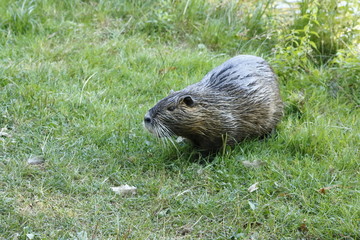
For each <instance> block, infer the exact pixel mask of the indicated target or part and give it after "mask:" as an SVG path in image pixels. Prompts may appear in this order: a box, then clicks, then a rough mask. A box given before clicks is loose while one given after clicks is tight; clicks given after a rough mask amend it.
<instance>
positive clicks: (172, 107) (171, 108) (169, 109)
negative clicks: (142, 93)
mask: <svg viewBox="0 0 360 240" xmlns="http://www.w3.org/2000/svg"><path fill="white" fill-rule="evenodd" d="M167 110H168V111H170V112H172V111H174V110H175V106H170V107H168V108H167Z"/></svg>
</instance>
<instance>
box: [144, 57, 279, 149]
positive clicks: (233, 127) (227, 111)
mask: <svg viewBox="0 0 360 240" xmlns="http://www.w3.org/2000/svg"><path fill="white" fill-rule="evenodd" d="M282 110H283V103H282V101H281V98H280V94H279V87H278V83H277V77H276V75H275V73H274V72H273V71H272V69H271V67H270V66H269V64H268V63H267V62H266V61H265V60H264V59H262V58H260V57H255V56H250V55H239V56H236V57H234V58H231V59H230V60H228V61H226V62H224V63H223V64H221V65H220V66H218V67H216V68H215V69H213V70H211V71H210V72H209V73H208V74H206V75H205V77H204V78H203V79H202V80H201V81H200V82H198V83H195V84H193V85H190V86H188V87H186V88H184V89H183V90H180V91H177V92H173V93H171V94H170V95H169V96H167V97H165V98H164V99H162V100H160V101H159V102H158V103H157V104H156V105H155V106H154V107H153V108H151V109H150V110H149V111H148V112H147V113H146V115H145V118H144V125H145V127H146V128H147V129H148V130H149V132H151V133H152V134H154V135H156V136H157V137H170V136H174V135H176V136H181V137H183V138H186V139H189V140H190V141H191V142H192V143H193V144H194V145H195V146H196V147H198V148H199V149H200V150H202V151H206V152H212V151H216V150H218V149H219V148H221V147H222V146H223V145H224V143H226V144H228V145H234V144H235V143H237V142H239V141H242V140H244V139H247V138H258V137H263V136H265V135H267V134H269V133H270V132H272V130H273V129H274V128H275V126H276V124H277V123H278V122H279V120H280V118H281V116H282Z"/></svg>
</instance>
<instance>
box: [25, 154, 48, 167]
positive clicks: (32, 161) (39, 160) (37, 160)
mask: <svg viewBox="0 0 360 240" xmlns="http://www.w3.org/2000/svg"><path fill="white" fill-rule="evenodd" d="M44 162H45V158H44V157H43V156H34V157H30V158H29V159H28V160H27V163H28V164H30V165H40V164H43V163H44Z"/></svg>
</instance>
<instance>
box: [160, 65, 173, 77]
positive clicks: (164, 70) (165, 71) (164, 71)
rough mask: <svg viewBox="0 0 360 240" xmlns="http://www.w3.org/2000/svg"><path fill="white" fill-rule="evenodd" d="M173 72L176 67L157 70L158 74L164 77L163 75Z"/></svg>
mask: <svg viewBox="0 0 360 240" xmlns="http://www.w3.org/2000/svg"><path fill="white" fill-rule="evenodd" d="M174 70H176V67H167V68H162V69H160V70H159V74H160V75H164V74H166V73H168V72H170V71H174Z"/></svg>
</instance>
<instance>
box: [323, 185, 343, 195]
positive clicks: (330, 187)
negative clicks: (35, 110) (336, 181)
mask: <svg viewBox="0 0 360 240" xmlns="http://www.w3.org/2000/svg"><path fill="white" fill-rule="evenodd" d="M337 187H340V186H339V185H333V186H329V187H323V188H320V189H319V190H318V192H319V193H321V194H325V193H326V191H327V190H330V189H332V188H337Z"/></svg>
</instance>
